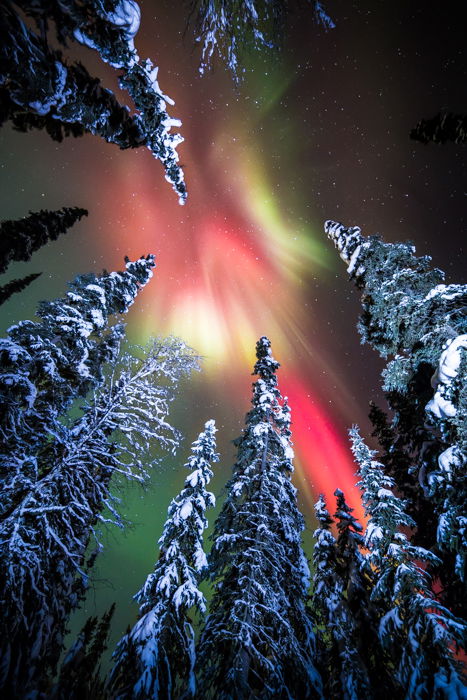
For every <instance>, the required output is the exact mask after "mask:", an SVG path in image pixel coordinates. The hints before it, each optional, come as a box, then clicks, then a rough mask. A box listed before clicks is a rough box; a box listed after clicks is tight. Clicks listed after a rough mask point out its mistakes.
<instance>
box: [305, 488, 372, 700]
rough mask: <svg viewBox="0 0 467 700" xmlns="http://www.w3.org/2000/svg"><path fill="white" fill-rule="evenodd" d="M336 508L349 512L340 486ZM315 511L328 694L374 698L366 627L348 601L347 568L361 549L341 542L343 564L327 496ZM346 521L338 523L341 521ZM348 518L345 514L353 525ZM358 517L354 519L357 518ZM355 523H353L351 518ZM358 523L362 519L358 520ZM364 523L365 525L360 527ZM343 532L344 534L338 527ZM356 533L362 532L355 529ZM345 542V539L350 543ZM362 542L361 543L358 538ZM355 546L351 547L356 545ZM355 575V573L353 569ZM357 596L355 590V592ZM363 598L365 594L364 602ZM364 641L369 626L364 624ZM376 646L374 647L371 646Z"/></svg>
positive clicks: (351, 699)
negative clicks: (365, 649) (365, 651)
mask: <svg viewBox="0 0 467 700" xmlns="http://www.w3.org/2000/svg"><path fill="white" fill-rule="evenodd" d="M338 494H339V496H338V513H342V512H345V514H346V516H347V515H348V511H347V508H348V506H347V504H346V503H345V500H344V498H343V493H342V491H338ZM315 514H316V517H317V519H318V523H319V528H318V529H317V530H316V531H315V540H316V544H315V546H314V552H313V564H314V574H313V596H312V605H313V611H314V614H315V616H316V620H317V623H318V626H319V627H320V628H321V629H322V634H323V638H324V648H325V649H324V654H323V656H324V658H323V659H322V676H323V678H324V679H325V697H329V698H336V699H337V698H343V699H344V700H365V698H367V699H369V698H373V697H375V694H374V693H373V692H372V690H371V684H370V678H369V674H368V670H367V668H366V664H365V660H364V654H362V652H361V647H362V646H363V645H362V639H361V638H360V637H359V634H361V633H362V626H361V625H358V624H356V621H355V616H354V613H353V611H352V610H351V607H350V605H351V603H350V601H349V589H350V590H351V586H350V585H349V579H350V575H349V570H351V569H352V568H353V565H354V562H353V561H351V557H355V558H356V559H357V561H356V562H355V564H358V559H359V557H360V556H362V555H360V553H359V552H358V554H357V552H356V551H355V552H353V553H351V552H348V551H346V547H344V545H343V543H342V541H341V547H340V548H341V550H344V551H345V554H344V556H345V560H346V561H345V565H343V563H342V561H339V558H340V557H342V556H343V553H342V551H341V552H339V547H338V544H337V543H336V540H335V538H334V535H333V534H332V532H331V525H332V523H333V520H332V518H331V517H330V515H329V512H328V510H327V508H326V502H325V500H324V497H323V496H320V498H319V500H318V501H317V502H316V504H315ZM341 522H342V520H341V521H340V522H339V523H338V525H339V524H341ZM350 522H351V521H350V520H348V519H347V518H346V527H347V529H349V525H350ZM354 522H355V521H354ZM352 524H353V523H352ZM355 524H356V525H358V523H356V522H355ZM360 528H361V526H360ZM339 534H340V537H341V538H342V537H346V536H347V534H348V533H346V534H345V535H344V534H343V532H342V528H340V531H339ZM353 534H359V533H358V532H354V533H353ZM346 544H347V543H346ZM358 544H360V543H358ZM352 549H353V547H352ZM353 578H355V573H353ZM353 595H354V598H355V592H354V593H353ZM364 600H365V598H364V597H362V601H361V602H362V603H363V601H364ZM365 632H366V640H365V641H368V640H369V638H370V633H371V630H370V629H368V628H366V629H365ZM373 651H374V649H373Z"/></svg>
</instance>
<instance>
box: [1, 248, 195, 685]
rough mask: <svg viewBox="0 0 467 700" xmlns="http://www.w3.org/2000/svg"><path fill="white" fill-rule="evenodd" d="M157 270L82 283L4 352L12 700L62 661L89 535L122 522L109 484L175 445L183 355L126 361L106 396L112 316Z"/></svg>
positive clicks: (6, 623)
mask: <svg viewBox="0 0 467 700" xmlns="http://www.w3.org/2000/svg"><path fill="white" fill-rule="evenodd" d="M153 265H154V261H153V257H152V256H148V258H141V259H140V260H139V261H137V262H135V263H130V262H128V263H127V270H126V271H125V272H123V273H110V274H107V273H106V274H104V275H103V276H102V277H100V278H99V277H96V276H94V275H91V276H84V277H81V278H78V279H77V280H76V281H75V283H74V284H73V285H72V289H73V291H72V292H69V293H68V296H67V297H66V298H65V299H64V300H58V301H56V302H48V303H44V304H43V305H42V307H41V310H40V315H42V321H41V322H37V323H31V322H24V323H23V324H19V326H16V327H14V328H13V329H10V339H7V340H2V341H0V347H1V350H2V361H3V363H2V370H3V371H2V380H3V382H2V384H3V388H4V394H3V396H2V401H3V408H4V412H3V414H2V418H4V420H3V421H2V426H1V430H2V437H3V439H4V450H3V454H2V455H1V459H0V464H1V467H2V472H1V476H2V487H3V491H2V506H3V510H2V517H1V520H0V530H1V563H0V568H1V571H0V575H1V578H2V581H3V586H4V587H3V596H2V601H1V623H0V624H1V640H2V641H1V657H2V664H1V667H0V671H1V673H0V687H1V688H2V689H3V691H4V692H5V693H7V694H8V693H10V694H11V695H12V696H14V697H18V698H20V697H23V695H24V696H26V695H27V694H28V692H30V691H31V688H33V689H34V688H35V689H36V690H37V688H38V687H39V686H40V684H41V682H42V679H47V674H48V672H49V671H50V669H53V668H54V665H55V663H56V661H57V659H58V655H59V653H60V649H61V645H62V640H63V635H64V631H65V626H66V621H67V619H68V616H69V614H70V612H71V611H72V610H73V609H74V608H75V607H76V606H77V604H78V602H79V600H80V599H81V597H82V595H83V593H84V591H85V588H86V584H87V572H86V569H87V568H89V565H90V564H91V563H92V562H88V564H87V563H86V560H85V554H86V548H87V545H88V543H89V541H90V537H91V536H92V534H93V531H94V525H95V524H96V523H97V522H98V521H102V520H108V519H109V518H108V516H107V517H105V518H104V517H103V516H102V515H101V512H102V510H103V509H104V508H106V507H107V508H109V509H110V512H111V513H113V514H114V515H113V516H112V518H111V519H114V520H115V518H117V522H118V514H117V512H116V510H115V507H114V504H113V503H112V498H111V496H110V493H109V485H110V478H111V476H112V475H113V474H114V473H119V474H123V475H124V476H126V477H129V478H137V479H139V480H142V479H144V476H145V473H144V468H143V467H144V457H142V455H144V454H146V453H147V451H148V446H149V443H150V442H154V440H155V441H156V442H158V443H159V444H162V445H168V446H169V447H170V446H173V445H174V444H176V442H177V435H176V433H174V431H173V429H171V427H170V425H169V424H168V423H167V422H166V416H167V401H168V398H169V396H168V393H167V392H168V388H167V387H164V385H163V384H164V383H167V380H168V381H169V382H172V383H174V382H175V381H176V378H177V376H180V374H181V373H183V372H184V371H185V368H189V367H190V366H192V358H191V355H189V354H188V356H187V352H186V347H185V346H184V345H180V344H179V345H180V347H179V348H178V350H177V348H173V347H171V346H169V347H167V348H166V349H165V350H164V348H163V346H161V344H160V343H159V345H157V344H156V346H155V347H154V349H153V350H152V351H151V352H150V353H149V354H148V357H147V358H146V360H145V361H138V360H136V359H133V361H132V360H131V359H130V358H128V357H127V358H124V367H123V369H121V367H120V371H119V374H118V375H115V373H114V374H113V375H111V376H110V379H109V384H107V385H106V386H105V387H102V386H101V387H100V388H99V384H101V383H102V381H103V376H102V370H103V366H104V364H105V362H106V361H108V360H112V362H113V363H114V364H115V363H116V358H117V353H118V348H119V343H120V338H121V336H122V332H123V328H122V326H121V325H118V324H117V325H116V326H110V325H109V320H110V319H109V315H110V314H111V313H112V312H113V313H115V312H116V311H119V312H124V311H125V310H126V309H127V308H128V306H129V305H130V304H131V303H132V301H133V299H134V297H135V296H136V294H137V293H138V291H139V290H140V288H141V286H142V285H144V284H145V283H146V282H147V280H148V279H149V277H150V275H151V274H152V273H151V268H152V267H153ZM185 358H187V359H185ZM161 380H162V381H163V384H162V385H161V383H160V382H161ZM92 387H95V391H96V392H97V393H96V394H95V396H94V398H93V399H89V400H88V404H87V405H86V404H85V405H84V407H83V408H84V414H83V416H82V417H81V418H77V419H75V420H72V419H67V409H69V408H70V406H71V405H72V403H73V402H74V401H76V399H79V398H80V396H81V397H82V396H83V394H84V393H87V392H88V391H89V389H91V388H92ZM9 389H10V390H11V389H15V391H9ZM117 431H120V432H119V433H118V434H119V437H118V439H117V440H116V439H115V434H116V433H117Z"/></svg>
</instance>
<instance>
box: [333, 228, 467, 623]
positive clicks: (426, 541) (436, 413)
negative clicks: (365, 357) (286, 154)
mask: <svg viewBox="0 0 467 700" xmlns="http://www.w3.org/2000/svg"><path fill="white" fill-rule="evenodd" d="M325 228H326V231H327V233H328V236H329V237H330V238H331V240H332V241H333V242H334V244H335V245H336V247H337V248H338V250H339V253H340V255H341V257H342V259H343V260H344V261H345V262H346V263H347V265H348V268H347V271H348V273H349V274H350V276H351V278H352V279H353V280H354V282H355V283H356V285H357V287H358V288H359V289H360V290H362V304H363V314H362V316H361V319H360V324H359V330H360V333H361V336H362V339H363V340H364V341H365V342H368V343H369V344H370V345H372V347H374V348H375V349H376V350H377V351H378V352H379V353H380V355H381V356H382V357H384V358H390V359H389V362H388V364H387V366H386V368H385V370H384V372H383V378H384V385H383V389H384V390H385V392H386V397H387V400H388V403H389V407H390V409H391V410H392V413H393V416H392V418H391V419H385V418H384V415H383V414H382V413H381V411H377V410H375V409H373V411H372V416H373V418H374V419H375V429H376V434H377V435H378V437H379V438H380V439H381V438H382V443H383V446H385V447H386V454H384V455H383V461H384V462H385V463H387V465H388V467H389V468H391V475H392V476H393V477H395V478H396V479H397V486H398V488H399V489H400V491H401V493H402V495H403V496H404V497H405V498H407V499H410V500H409V504H408V508H409V510H410V515H411V516H412V517H413V518H414V520H415V521H416V524H417V530H416V533H415V540H414V541H415V542H417V543H419V544H421V545H423V546H424V547H425V548H428V549H432V550H433V551H435V552H436V553H437V554H438V555H439V556H440V557H441V560H442V562H443V566H441V567H439V568H438V569H437V573H438V575H439V576H440V578H441V581H442V584H443V586H444V591H443V600H444V601H445V602H446V604H447V605H448V606H449V607H451V608H452V609H453V610H458V611H461V609H462V606H463V598H464V590H465V580H466V571H465V569H466V552H467V539H466V537H467V531H466V528H465V522H464V520H465V510H466V493H467V489H466V488H465V464H466V463H467V451H466V445H467V421H466V420H464V419H463V417H464V418H465V416H466V415H467V414H466V412H465V409H466V405H465V392H466V388H465V387H466V386H467V362H466V361H465V355H466V354H467V314H466V313H465V309H466V304H467V285H460V284H450V285H446V284H444V274H443V273H442V272H441V270H438V269H436V268H434V269H433V268H431V267H430V258H429V257H428V256H424V257H421V258H417V257H416V256H415V254H414V253H415V249H414V247H413V246H411V245H410V244H402V243H399V244H388V243H384V242H383V241H381V240H380V239H379V238H378V237H370V238H364V237H363V236H362V235H361V232H360V229H359V228H358V227H352V228H345V227H344V226H343V225H342V224H338V223H335V222H331V221H328V222H326V225H325Z"/></svg>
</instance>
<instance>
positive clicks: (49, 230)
mask: <svg viewBox="0 0 467 700" xmlns="http://www.w3.org/2000/svg"><path fill="white" fill-rule="evenodd" d="M87 214H88V212H87V211H86V209H81V208H80V207H63V209H58V210H57V211H46V210H44V209H42V210H41V211H39V212H35V213H32V212H31V213H30V214H29V216H27V217H25V218H24V219H19V220H17V221H2V222H1V223H0V272H5V270H6V269H7V267H8V265H9V263H10V262H12V261H13V260H21V261H27V260H30V258H31V255H32V254H33V253H34V252H35V251H36V250H39V248H41V247H42V246H43V245H45V244H46V243H48V241H55V240H57V238H58V237H59V236H60V235H61V234H62V233H66V232H67V231H68V229H69V228H71V227H72V226H73V224H75V223H76V222H77V221H79V220H80V219H82V217H83V216H87Z"/></svg>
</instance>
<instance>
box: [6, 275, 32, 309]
mask: <svg viewBox="0 0 467 700" xmlns="http://www.w3.org/2000/svg"><path fill="white" fill-rule="evenodd" d="M41 274H42V273H41V272H35V273H33V274H31V275H26V277H21V278H19V279H16V280H12V281H11V282H7V283H6V284H4V285H2V286H1V287H0V306H1V305H2V304H4V303H5V302H6V301H8V299H9V298H10V297H11V296H13V294H17V293H18V292H22V291H23V290H24V289H26V287H29V285H30V284H31V282H34V280H36V279H37V278H38V277H40V276H41Z"/></svg>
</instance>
